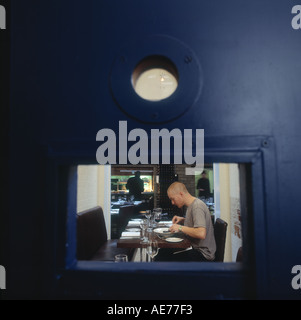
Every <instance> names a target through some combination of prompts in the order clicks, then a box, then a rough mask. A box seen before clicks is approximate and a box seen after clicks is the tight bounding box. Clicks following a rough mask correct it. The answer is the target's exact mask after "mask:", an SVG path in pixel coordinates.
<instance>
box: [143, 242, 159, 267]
mask: <svg viewBox="0 0 301 320" xmlns="http://www.w3.org/2000/svg"><path fill="white" fill-rule="evenodd" d="M146 252H147V254H148V255H149V256H150V257H151V262H153V261H154V257H155V256H156V255H157V254H158V252H159V248H158V242H157V241H154V240H150V241H149V242H148V244H147V247H146Z"/></svg>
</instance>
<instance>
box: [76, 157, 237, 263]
mask: <svg viewBox="0 0 301 320" xmlns="http://www.w3.org/2000/svg"><path fill="white" fill-rule="evenodd" d="M240 166H241V165H239V164H235V163H206V164H205V166H204V171H205V173H206V178H207V179H208V181H209V187H210V193H209V194H208V195H207V196H206V198H205V197H203V196H202V197H199V191H198V190H197V186H198V181H199V179H200V178H201V174H202V172H199V173H198V174H196V175H186V171H185V169H186V167H187V165H136V166H134V165H124V166H120V165H80V166H78V167H77V254H78V256H77V259H78V260H97V261H114V259H115V258H116V256H117V255H120V254H125V255H126V256H127V257H126V258H127V261H129V262H149V261H150V260H149V259H148V258H149V257H148V255H149V254H148V253H147V250H146V249H145V247H144V246H143V245H142V246H141V245H139V244H140V241H139V240H140V239H141V226H140V221H141V220H144V219H145V213H146V212H147V211H148V210H150V211H151V212H154V211H155V210H156V209H158V208H160V209H161V211H162V215H161V216H160V220H161V221H160V222H159V223H157V225H154V226H153V228H152V230H148V231H149V232H151V233H152V234H153V237H155V239H156V240H158V241H159V240H160V239H159V238H161V237H160V234H156V230H159V229H158V227H161V226H165V227H166V226H170V225H168V223H170V222H171V220H172V218H173V216H175V215H178V216H184V217H185V210H186V208H185V207H184V208H183V209H179V208H177V207H176V206H173V205H172V204H171V201H170V200H169V198H168V196H167V188H168V187H169V185H170V184H171V183H173V182H175V181H179V182H182V183H184V184H185V186H186V187H187V190H188V191H189V193H190V194H191V195H193V196H195V197H198V198H200V199H201V200H202V201H203V202H204V203H205V204H206V205H207V207H208V209H209V212H210V214H211V218H212V223H213V226H214V228H215V227H216V222H217V221H222V222H223V231H222V233H224V235H223V239H222V240H221V241H220V240H219V239H217V237H220V236H219V235H215V236H216V243H217V247H219V246H220V247H221V254H220V253H219V256H220V257H219V260H218V261H219V262H225V263H226V262H241V261H242V245H243V236H242V223H241V220H242V219H241V192H242V190H241V187H240ZM138 171H139V172H140V174H141V176H140V178H141V179H142V180H143V184H144V191H143V192H142V194H141V198H140V199H139V201H137V200H135V199H134V197H133V196H131V195H130V194H129V190H128V189H127V182H128V180H129V179H130V178H131V177H134V176H135V173H136V172H138ZM93 215H95V217H94V218H91V217H93ZM99 215H101V216H103V220H101V219H100V220H101V221H102V222H98V221H97V219H98V218H99ZM85 216H90V222H89V218H87V217H86V218H85ZM96 217H98V218H96ZM93 219H94V220H93ZM89 223H91V226H89ZM156 227H157V228H156ZM217 228H218V227H216V229H217ZM84 229H85V230H86V231H83V230H84ZM93 233H95V235H94V236H93ZM136 238H137V239H136ZM130 239H132V240H133V241H132V242H133V243H131V240H130ZM167 240H168V239H164V240H162V241H161V242H162V243H161V245H162V247H165V243H166V241H167ZM183 243H184V242H183ZM183 243H182V244H181V245H182V246H183V247H184V244H183ZM181 245H180V247H181ZM159 247H160V246H159ZM87 248H89V249H87ZM158 250H160V248H159V249H158ZM218 250H219V248H217V251H218Z"/></svg>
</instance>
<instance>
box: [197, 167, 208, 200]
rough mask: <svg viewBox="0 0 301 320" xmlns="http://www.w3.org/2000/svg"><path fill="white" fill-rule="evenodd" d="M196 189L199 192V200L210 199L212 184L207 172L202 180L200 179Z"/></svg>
mask: <svg viewBox="0 0 301 320" xmlns="http://www.w3.org/2000/svg"><path fill="white" fill-rule="evenodd" d="M196 188H197V190H198V191H199V198H205V199H207V198H210V182H209V179H208V178H207V173H206V171H203V172H202V178H200V179H199V181H198V184H197V187H196Z"/></svg>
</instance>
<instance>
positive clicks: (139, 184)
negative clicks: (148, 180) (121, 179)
mask: <svg viewBox="0 0 301 320" xmlns="http://www.w3.org/2000/svg"><path fill="white" fill-rule="evenodd" d="M140 175H141V173H140V171H136V173H135V177H132V178H130V179H129V180H128V181H127V184H126V188H127V189H128V190H129V196H130V197H131V196H134V200H136V201H140V200H142V195H141V193H142V192H143V191H144V182H143V180H142V179H141V178H140Z"/></svg>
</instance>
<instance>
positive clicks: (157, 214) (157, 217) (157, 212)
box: [154, 211, 162, 226]
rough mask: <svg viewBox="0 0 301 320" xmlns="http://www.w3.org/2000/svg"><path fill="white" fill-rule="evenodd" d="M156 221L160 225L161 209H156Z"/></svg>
mask: <svg viewBox="0 0 301 320" xmlns="http://www.w3.org/2000/svg"><path fill="white" fill-rule="evenodd" d="M154 219H155V222H156V224H157V226H158V225H159V222H160V221H161V219H162V213H161V212H160V211H155V216H154Z"/></svg>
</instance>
